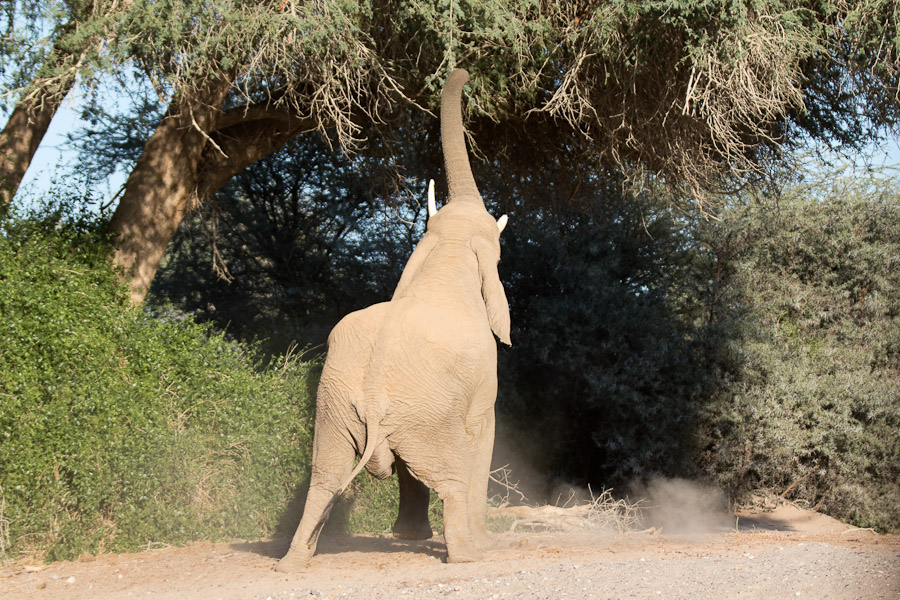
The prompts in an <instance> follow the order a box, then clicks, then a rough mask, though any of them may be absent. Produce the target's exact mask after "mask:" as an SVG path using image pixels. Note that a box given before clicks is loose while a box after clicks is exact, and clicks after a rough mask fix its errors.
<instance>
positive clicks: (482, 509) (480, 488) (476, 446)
mask: <svg viewBox="0 0 900 600" xmlns="http://www.w3.org/2000/svg"><path fill="white" fill-rule="evenodd" d="M494 423H495V421H494V409H493V407H491V409H490V410H489V411H488V412H487V413H486V414H485V415H483V416H482V417H481V418H480V419H478V420H477V421H476V422H475V423H473V426H472V427H470V431H469V432H468V433H469V447H470V449H471V452H472V476H471V479H470V480H469V496H468V505H469V507H468V508H469V516H468V519H469V531H470V532H471V534H472V539H473V541H474V542H475V545H476V546H478V548H480V549H481V550H489V549H490V548H491V547H493V541H492V540H491V536H490V535H489V534H488V532H487V526H486V525H487V524H486V517H487V515H486V511H487V490H488V482H489V480H490V476H491V458H492V455H493V451H494Z"/></svg>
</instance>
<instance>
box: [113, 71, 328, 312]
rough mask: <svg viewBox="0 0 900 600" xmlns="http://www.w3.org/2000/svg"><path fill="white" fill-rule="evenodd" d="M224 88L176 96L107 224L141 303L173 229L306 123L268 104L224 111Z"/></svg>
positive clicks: (118, 258) (119, 260)
mask: <svg viewBox="0 0 900 600" xmlns="http://www.w3.org/2000/svg"><path fill="white" fill-rule="evenodd" d="M228 88H229V84H228V83H227V82H219V83H216V84H210V85H208V86H207V87H205V88H203V89H202V90H200V91H198V92H195V93H193V94H192V95H190V96H188V95H178V96H176V97H175V98H174V99H173V101H172V103H171V104H170V106H169V110H168V111H167V113H166V115H165V117H163V120H162V121H161V122H160V124H159V126H158V127H157V128H156V131H155V132H154V133H153V135H152V136H151V137H150V139H149V140H148V142H147V145H146V146H145V147H144V151H143V153H142V154H141V157H140V158H139V159H138V162H137V164H136V165H135V167H134V170H132V172H131V174H130V175H129V177H128V180H127V181H126V183H125V192H124V194H123V195H122V199H121V201H120V202H119V205H118V206H117V207H116V210H115V212H114V213H113V216H112V219H111V220H110V230H111V232H112V233H113V234H114V236H115V256H114V262H115V264H116V265H117V266H118V267H121V268H122V269H123V272H124V277H125V279H126V281H128V283H129V285H130V287H131V300H132V302H134V303H135V304H139V303H141V302H143V300H144V297H145V296H146V294H147V290H148V289H149V288H150V283H151V282H152V281H153V277H154V276H155V275H156V271H157V269H158V267H159V263H160V260H161V259H162V256H163V253H164V252H165V250H166V247H167V246H168V245H169V242H171V241H172V238H173V237H174V236H175V232H176V231H177V229H178V225H179V224H180V223H181V221H182V220H183V219H184V217H185V215H187V214H188V213H189V212H190V211H191V210H192V209H193V208H194V207H196V206H197V205H198V203H199V202H200V201H202V200H204V199H205V198H207V197H209V196H210V195H212V194H213V193H214V192H215V191H216V190H217V189H219V188H220V187H222V186H223V185H225V183H227V182H228V180H229V179H231V177H232V176H234V175H235V174H237V173H238V172H239V171H240V170H242V169H243V168H244V167H246V166H247V165H249V164H251V163H253V162H255V161H257V160H259V159H261V158H263V157H265V156H268V155H269V154H271V153H272V152H274V151H276V150H278V149H279V148H281V147H282V146H283V145H284V144H285V143H287V141H288V140H289V139H290V138H291V137H293V136H294V135H296V134H297V133H298V132H299V131H301V130H302V129H304V128H306V127H308V126H309V123H311V121H309V122H308V120H302V119H295V118H293V117H291V116H290V115H288V114H286V113H284V112H283V111H278V110H272V109H268V108H266V107H249V108H248V107H243V106H242V107H238V108H234V109H231V110H229V111H228V112H224V113H223V112H222V111H221V110H220V109H219V107H220V106H221V105H222V102H223V101H224V99H225V95H226V93H227V91H228Z"/></svg>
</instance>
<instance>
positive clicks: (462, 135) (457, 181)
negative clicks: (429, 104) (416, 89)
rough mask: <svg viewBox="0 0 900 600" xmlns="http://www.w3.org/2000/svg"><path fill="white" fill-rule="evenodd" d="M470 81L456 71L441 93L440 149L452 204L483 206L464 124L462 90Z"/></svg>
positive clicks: (461, 71) (460, 70)
mask: <svg viewBox="0 0 900 600" xmlns="http://www.w3.org/2000/svg"><path fill="white" fill-rule="evenodd" d="M468 79H469V73H468V72H467V71H466V70H465V69H456V70H455V71H453V72H452V73H450V75H449V76H448V77H447V81H446V83H444V89H443V90H442V91H441V146H442V147H443V150H444V165H445V166H446V169H447V185H448V186H449V188H450V201H451V202H453V201H456V200H465V201H468V202H478V203H479V204H482V205H483V201H482V199H481V194H479V193H478V187H477V186H476V185H475V177H473V176H472V167H471V165H470V164H469V153H468V152H467V151H466V132H465V129H464V128H463V120H462V89H463V86H464V85H465V83H466V81H468Z"/></svg>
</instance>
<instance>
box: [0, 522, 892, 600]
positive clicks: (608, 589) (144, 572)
mask: <svg viewBox="0 0 900 600" xmlns="http://www.w3.org/2000/svg"><path fill="white" fill-rule="evenodd" d="M285 549H286V547H285V543H284V542H283V541H282V542H257V543H244V542H239V543H232V544H195V545H192V546H189V547H186V548H162V549H155V550H150V551H148V552H141V553H136V554H122V555H103V556H100V557H85V558H83V559H82V560H79V561H76V562H66V563H55V564H51V565H49V566H45V567H44V566H35V565H25V564H17V565H12V566H7V567H3V568H0V599H3V600H6V599H12V598H16V599H20V598H22V599H25V598H34V599H35V600H43V599H48V600H49V599H52V600H63V599H66V600H88V599H97V600H109V599H120V598H121V599H127V598H153V599H160V600H163V599H171V600H206V599H210V600H217V599H220V598H221V599H222V600H257V599H258V600H268V599H271V600H285V599H295V598H315V599H316V600H325V599H334V598H354V599H380V598H385V599H387V598H391V599H396V598H401V599H420V598H448V599H470V598H478V599H493V598H497V599H500V598H523V599H526V598H541V599H557V598H601V599H625V598H653V599H656V598H669V599H679V598H684V599H691V600H697V599H722V598H762V599H766V600H774V599H781V598H785V599H787V598H792V599H795V598H801V599H802V598H828V599H851V598H852V599H865V600H870V599H890V600H898V599H900V536H880V535H876V534H874V533H872V532H870V531H865V530H854V529H852V528H849V527H847V526H846V525H843V524H841V523H839V522H837V521H834V520H833V519H830V518H828V517H824V516H822V515H816V514H815V513H806V512H804V511H799V510H797V509H793V508H790V507H788V508H781V509H779V510H778V511H776V512H775V513H769V514H767V515H744V516H742V517H741V518H739V519H736V521H735V525H733V526H731V527H730V529H729V530H727V531H718V532H716V533H711V534H707V535H704V536H702V537H696V538H693V539H686V538H682V537H677V536H667V535H665V532H663V533H659V532H658V531H645V532H641V533H630V534H610V533H603V532H598V531H590V530H585V531H582V532H569V533H507V534H503V535H501V536H499V538H498V545H497V549H496V550H493V551H491V552H490V554H489V556H488V557H487V559H486V560H485V561H484V562H480V563H473V564H464V565H448V564H444V563H442V562H441V557H442V556H443V554H444V546H443V543H442V541H441V539H440V538H435V539H432V540H428V541H425V542H404V541H399V540H394V539H392V538H389V537H349V538H333V539H323V540H322V542H321V543H320V552H319V553H318V554H317V555H316V557H315V558H314V560H313V564H312V566H311V568H310V570H309V571H308V572H307V573H303V574H299V575H296V576H287V575H282V574H280V573H276V572H275V571H274V570H273V569H272V567H273V565H274V564H275V562H276V560H277V557H279V556H281V554H282V553H283V552H284V551H285Z"/></svg>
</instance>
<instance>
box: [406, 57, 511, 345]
mask: <svg viewBox="0 0 900 600" xmlns="http://www.w3.org/2000/svg"><path fill="white" fill-rule="evenodd" d="M468 78H469V74H468V72H466V71H465V70H464V69H457V70H455V71H453V72H452V73H451V74H450V76H449V77H448V78H447V82H446V84H445V85H444V89H443V92H442V93H441V144H442V147H443V151H444V164H445V167H446V172H447V183H448V187H449V188H450V198H449V200H448V201H447V203H446V204H445V205H444V206H443V207H442V208H441V209H440V210H438V209H437V206H436V203H435V199H434V181H431V182H429V185H428V224H427V226H426V231H425V236H424V237H423V238H422V240H421V241H420V242H419V245H418V246H417V247H416V250H415V251H414V252H413V254H412V256H411V257H410V259H409V262H408V263H407V264H406V268H405V269H404V270H403V275H402V276H401V278H400V282H399V283H398V284H397V289H396V291H395V292H394V296H393V298H394V299H399V298H403V297H404V296H406V295H409V294H416V293H421V291H420V290H421V288H423V287H425V286H427V285H432V284H433V281H432V280H428V283H426V280H427V279H428V278H427V277H420V275H422V274H423V272H424V271H431V272H432V273H433V272H435V271H438V270H441V269H447V268H451V267H450V266H449V265H447V264H446V262H444V263H443V264H441V263H440V262H439V261H460V260H462V261H463V262H464V263H467V264H469V265H470V266H475V268H476V269H477V273H478V277H479V280H480V288H481V296H482V299H483V302H484V306H485V310H486V314H487V319H488V323H489V324H490V327H491V330H492V331H493V332H494V335H496V336H497V338H498V339H499V340H500V341H501V342H503V343H504V344H507V345H511V341H510V318H509V303H508V302H507V299H506V293H505V292H504V290H503V285H502V284H501V283H500V276H499V274H498V272H497V263H498V262H499V261H500V233H501V232H502V231H503V229H504V228H505V227H506V223H507V221H508V218H507V216H506V215H503V216H501V217H500V218H499V219H497V220H496V221H495V220H494V219H493V217H491V216H490V214H489V213H488V212H487V209H485V206H484V201H483V200H482V198H481V194H480V193H479V192H478V186H476V185H475V178H474V176H473V175H472V167H471V165H470V164H469V155H468V152H467V151H466V140H465V129H464V128H463V121H462V110H461V99H462V88H463V85H464V84H465V83H466V81H467V80H468ZM442 246H443V247H446V246H456V247H463V248H465V249H468V250H469V251H470V252H471V253H472V254H473V255H474V257H475V259H476V261H475V263H474V264H473V263H472V262H471V261H465V260H464V257H463V256H461V255H460V253H459V252H456V253H454V252H439V253H435V251H436V250H437V249H439V248H442ZM429 262H432V263H433V264H430V265H429V267H430V269H428V268H426V267H425V265H426V264H428V263H429ZM434 263H437V264H434ZM416 288H419V289H418V290H417V289H416Z"/></svg>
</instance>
